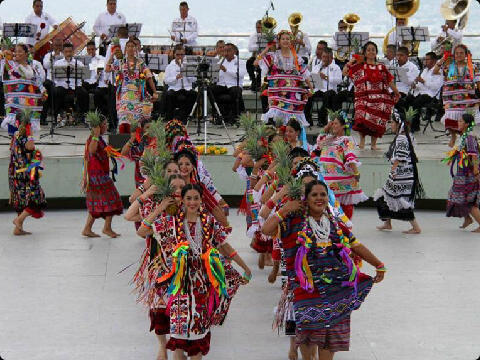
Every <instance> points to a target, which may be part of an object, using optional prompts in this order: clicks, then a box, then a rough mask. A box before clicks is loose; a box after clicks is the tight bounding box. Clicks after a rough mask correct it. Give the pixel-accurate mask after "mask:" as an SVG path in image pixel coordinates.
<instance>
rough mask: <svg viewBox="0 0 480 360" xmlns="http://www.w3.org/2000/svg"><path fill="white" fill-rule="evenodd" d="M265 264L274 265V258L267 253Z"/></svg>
mask: <svg viewBox="0 0 480 360" xmlns="http://www.w3.org/2000/svg"><path fill="white" fill-rule="evenodd" d="M265 266H273V260H272V257H271V256H268V255H265Z"/></svg>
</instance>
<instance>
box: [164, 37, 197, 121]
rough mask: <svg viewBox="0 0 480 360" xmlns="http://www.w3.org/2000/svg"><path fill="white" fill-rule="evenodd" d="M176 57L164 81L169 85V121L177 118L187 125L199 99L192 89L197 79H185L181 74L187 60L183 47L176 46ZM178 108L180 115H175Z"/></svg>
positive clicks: (166, 71) (167, 106)
mask: <svg viewBox="0 0 480 360" xmlns="http://www.w3.org/2000/svg"><path fill="white" fill-rule="evenodd" d="M174 56H175V59H173V60H172V61H171V62H170V64H168V66H167V68H166V69H165V78H164V80H163V81H164V82H165V84H166V85H168V91H167V101H166V111H167V121H170V120H172V119H173V118H177V119H178V120H181V121H182V122H183V123H184V124H185V123H186V122H187V116H188V114H189V113H190V112H191V111H192V107H193V104H195V99H196V97H197V93H196V92H195V91H194V90H193V89H192V83H193V81H194V80H195V78H191V77H184V76H183V74H182V73H181V72H180V70H181V68H182V64H183V62H184V58H185V47H184V46H183V45H181V44H178V45H175V49H174ZM177 108H178V113H177V114H175V109H177Z"/></svg>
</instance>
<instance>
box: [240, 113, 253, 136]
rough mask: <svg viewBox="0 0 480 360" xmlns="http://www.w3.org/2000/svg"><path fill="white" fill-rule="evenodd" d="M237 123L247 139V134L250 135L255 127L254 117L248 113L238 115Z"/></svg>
mask: <svg viewBox="0 0 480 360" xmlns="http://www.w3.org/2000/svg"><path fill="white" fill-rule="evenodd" d="M239 121H240V126H241V128H242V129H243V130H244V131H245V134H246V135H247V137H248V135H249V134H251V133H252V131H254V130H255V127H256V125H257V120H256V119H255V116H254V115H252V114H250V113H244V114H242V115H240V117H239Z"/></svg>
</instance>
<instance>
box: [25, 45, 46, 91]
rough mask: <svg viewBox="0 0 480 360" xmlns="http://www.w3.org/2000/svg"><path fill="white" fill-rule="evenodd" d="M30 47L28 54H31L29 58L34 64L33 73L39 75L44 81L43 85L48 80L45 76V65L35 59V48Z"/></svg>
mask: <svg viewBox="0 0 480 360" xmlns="http://www.w3.org/2000/svg"><path fill="white" fill-rule="evenodd" d="M27 47H28V52H29V53H30V55H29V57H30V59H31V60H29V61H31V63H32V68H33V71H35V73H36V74H37V76H38V77H39V78H40V80H42V84H43V83H44V82H45V79H46V74H45V69H44V68H43V65H42V64H41V63H40V61H37V60H35V59H34V58H33V55H34V54H35V50H34V48H33V45H27Z"/></svg>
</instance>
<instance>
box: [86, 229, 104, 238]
mask: <svg viewBox="0 0 480 360" xmlns="http://www.w3.org/2000/svg"><path fill="white" fill-rule="evenodd" d="M82 235H83V236H86V237H89V238H98V237H100V235H98V234H95V233H94V232H93V231H92V230H90V231H86V230H83V231H82Z"/></svg>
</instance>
